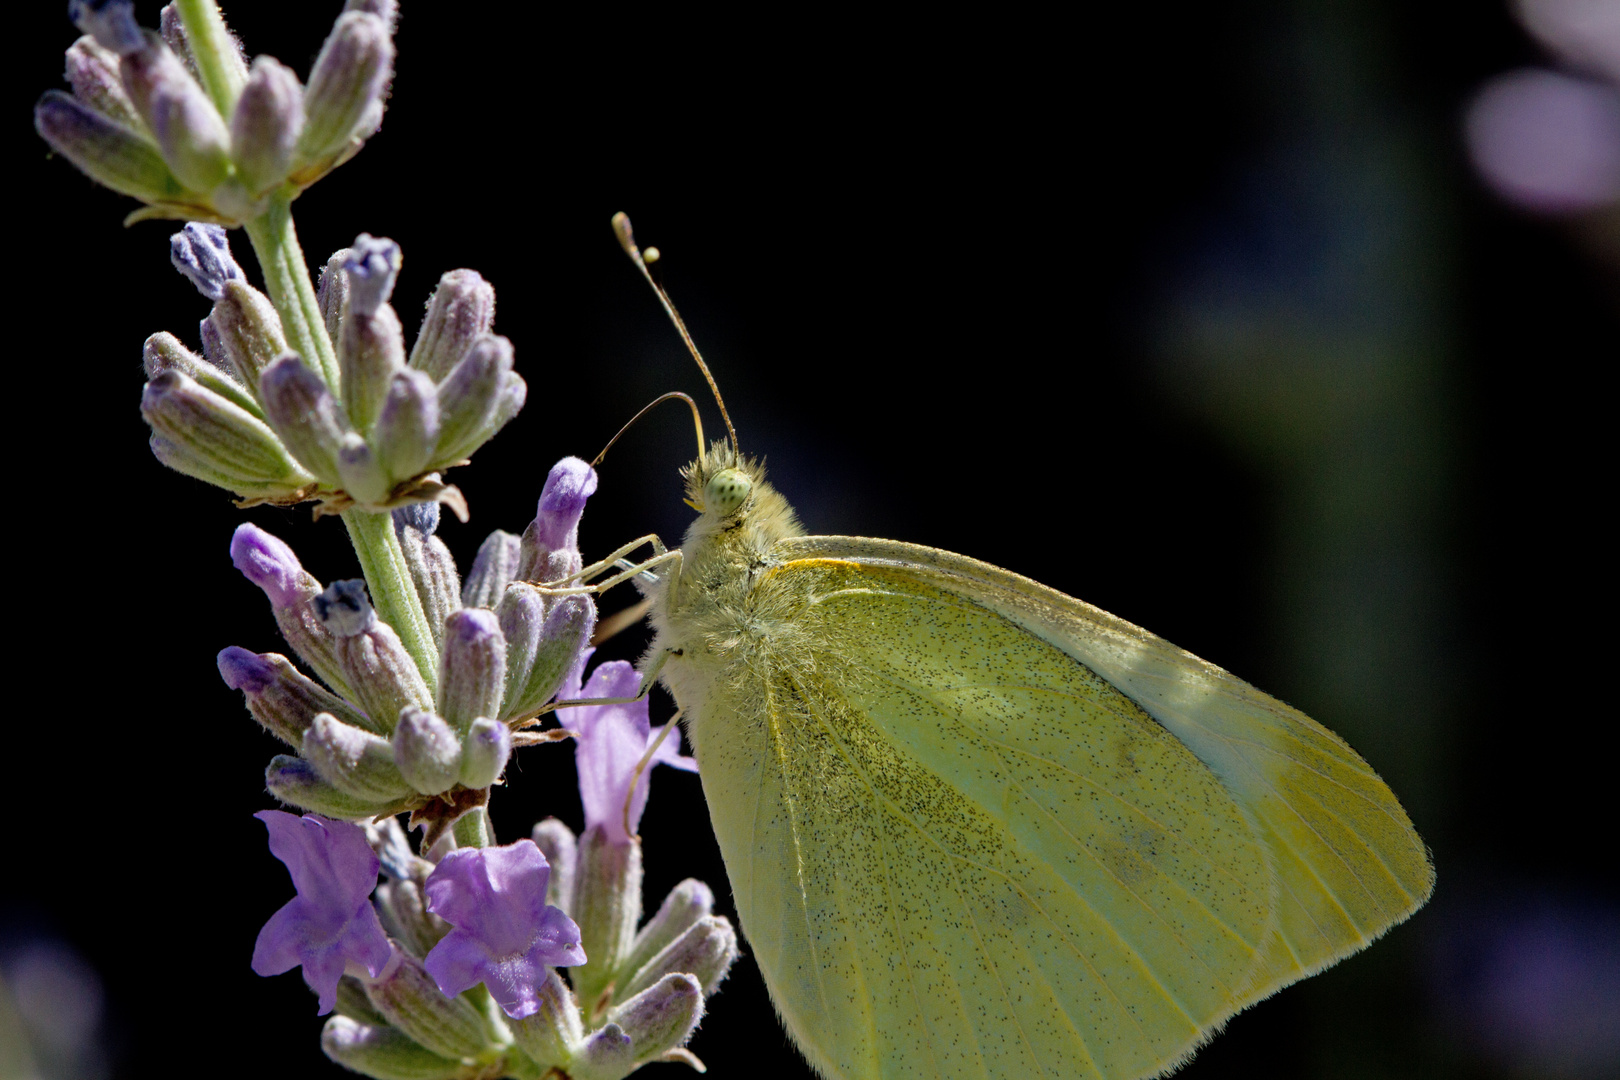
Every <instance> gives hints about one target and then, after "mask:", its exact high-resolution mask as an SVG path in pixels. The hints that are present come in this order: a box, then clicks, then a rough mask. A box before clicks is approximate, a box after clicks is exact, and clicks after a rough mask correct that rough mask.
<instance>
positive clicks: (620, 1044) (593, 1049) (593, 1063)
mask: <svg viewBox="0 0 1620 1080" xmlns="http://www.w3.org/2000/svg"><path fill="white" fill-rule="evenodd" d="M574 970H576V971H577V970H579V969H578V968H575V969H574ZM635 1068H636V1049H635V1042H634V1040H632V1039H631V1038H630V1036H629V1035H627V1034H625V1031H624V1028H622V1027H620V1026H619V1025H618V1024H613V1023H609V1024H604V1025H602V1026H601V1027H599V1028H597V1029H596V1030H595V1031H593V1032H591V1033H590V1035H589V1036H587V1037H586V1039H585V1042H584V1043H583V1044H581V1045H580V1046H579V1047H577V1048H576V1049H575V1051H574V1067H573V1068H572V1069H571V1070H569V1075H570V1076H579V1077H582V1078H585V1080H620V1078H621V1077H625V1076H629V1075H630V1074H631V1073H632V1072H634V1071H635Z"/></svg>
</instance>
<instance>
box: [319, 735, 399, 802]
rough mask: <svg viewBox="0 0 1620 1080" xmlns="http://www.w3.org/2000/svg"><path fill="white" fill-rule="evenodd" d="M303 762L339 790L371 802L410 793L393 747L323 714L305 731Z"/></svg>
mask: <svg viewBox="0 0 1620 1080" xmlns="http://www.w3.org/2000/svg"><path fill="white" fill-rule="evenodd" d="M303 756H304V760H305V761H308V762H309V763H310V764H311V765H313V766H315V771H316V772H318V773H320V774H321V778H322V779H323V780H325V781H327V782H328V783H329V784H331V785H332V786H333V787H335V788H337V789H338V790H339V791H343V792H346V793H348V794H350V795H353V796H354V797H355V798H357V799H364V800H366V801H368V802H390V801H394V800H397V799H399V798H400V797H402V796H404V795H406V794H408V793H409V792H410V790H411V789H410V785H408V784H407V783H405V778H404V777H402V776H400V774H399V769H398V768H397V767H396V766H395V764H394V748H393V747H392V746H390V745H389V744H388V740H387V739H381V738H378V737H377V736H376V735H373V734H372V733H371V732H369V731H362V730H361V729H360V728H357V727H353V726H351V725H349V724H345V723H343V722H342V721H340V720H338V718H337V717H335V716H333V715H332V714H331V713H321V714H320V715H319V716H317V717H315V721H314V723H312V724H311V725H310V727H309V730H308V731H305V732H304V741H303Z"/></svg>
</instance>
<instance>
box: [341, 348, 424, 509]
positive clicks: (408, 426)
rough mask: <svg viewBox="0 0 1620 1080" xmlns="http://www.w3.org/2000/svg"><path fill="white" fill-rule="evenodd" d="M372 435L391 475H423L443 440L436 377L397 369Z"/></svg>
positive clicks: (402, 478) (383, 465) (385, 468)
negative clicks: (441, 439)
mask: <svg viewBox="0 0 1620 1080" xmlns="http://www.w3.org/2000/svg"><path fill="white" fill-rule="evenodd" d="M351 415H352V414H351ZM372 436H373V440H372V441H373V442H375V443H376V445H377V459H378V461H379V462H381V464H382V467H383V471H384V472H386V473H387V474H388V475H389V476H390V477H392V478H394V479H395V480H396V481H397V480H409V479H411V478H413V477H416V476H419V475H421V474H422V472H423V471H425V470H426V469H427V465H428V462H429V461H431V460H432V459H433V448H434V447H435V446H437V445H438V443H439V394H438V391H437V390H436V389H435V387H434V385H433V380H432V379H430V378H428V377H427V376H426V375H424V374H422V373H421V372H420V371H411V370H409V369H407V370H405V371H396V372H395V373H394V375H393V377H392V378H391V379H389V381H388V392H387V394H386V395H385V396H384V397H383V402H382V413H381V414H380V415H379V416H378V417H377V426H376V428H375V429H374V430H373V432H372Z"/></svg>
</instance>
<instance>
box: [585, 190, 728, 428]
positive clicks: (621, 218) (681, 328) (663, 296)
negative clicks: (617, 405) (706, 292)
mask: <svg viewBox="0 0 1620 1080" xmlns="http://www.w3.org/2000/svg"><path fill="white" fill-rule="evenodd" d="M613 234H614V235H615V236H617V237H618V238H619V246H620V247H622V248H624V253H625V254H626V255H628V256H630V261H631V262H633V263H635V264H636V269H638V270H640V271H641V276H642V277H644V278H646V279H647V284H648V285H651V286H652V291H653V292H655V293H657V294H658V302H659V303H661V304H663V305H664V312H665V314H667V315H668V316H669V321H670V322H672V323H674V324H675V329H676V331H677V332H678V333H679V334H680V335H681V340H682V341H684V342H685V343H686V349H687V351H688V352H690V353H691V354H692V359H693V360H696V361H697V366H698V370H699V371H701V372H703V378H704V379H705V380H706V381H707V382H708V384H709V391H710V392H711V393H712V394H714V403H715V404H716V405H718V406H720V418H721V419H723V420H724V421H725V422H726V434H727V435H728V436H730V438H731V448H732V450H733V451H735V450H737V429H736V428H734V427H732V425H731V414H730V413H728V412H726V402H725V399H724V398H722V397H721V396H720V385H719V384H718V383H716V382H715V381H714V374H713V373H712V372H710V371H709V365H708V364H707V363H705V362H704V360H703V354H702V353H700V352H698V347H697V344H696V343H695V342H694V341H693V340H692V335H691V333H689V332H688V331H687V329H686V322H685V320H683V319H682V318H681V313H680V312H678V311H676V310H675V304H674V302H673V301H671V300H670V298H669V294H668V293H666V292H665V291H664V289H663V286H661V285H659V284H658V282H657V281H655V280H653V276H652V271H651V270H649V269H647V266H648V264H649V263H655V262H657V261H658V259H659V257H660V252H659V251H658V249H657V248H655V247H649V248H647V250H646V251H645V252H643V251H642V249H641V248H640V247H638V246H637V245H636V235H635V232H634V231H633V230H632V229H631V227H630V215H628V214H626V213H624V212H623V211H622V210H621V211H620V212H619V213H617V214H614V215H613ZM633 422H634V421H632V423H633ZM701 438H702V436H701V435H700V436H699V440H700V441H701ZM609 445H612V444H611V443H610V444H609ZM603 452H604V453H606V451H605V450H604V451H603ZM698 456H699V457H702V456H703V454H702V450H701V449H700V451H699V454H698Z"/></svg>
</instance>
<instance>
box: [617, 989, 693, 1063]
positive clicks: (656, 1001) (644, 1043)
mask: <svg viewBox="0 0 1620 1080" xmlns="http://www.w3.org/2000/svg"><path fill="white" fill-rule="evenodd" d="M608 1015H609V1017H610V1019H611V1022H613V1023H616V1024H618V1025H619V1026H620V1027H622V1028H623V1029H624V1033H625V1034H626V1035H628V1036H630V1046H631V1056H632V1057H633V1058H634V1059H635V1060H636V1061H646V1060H647V1059H649V1058H656V1057H658V1056H659V1055H660V1054H662V1053H664V1052H665V1051H666V1050H673V1049H675V1047H677V1046H680V1045H681V1044H682V1043H684V1042H686V1040H687V1038H688V1037H690V1036H691V1034H692V1029H693V1028H695V1027H697V1023H698V1021H699V1020H700V1019H702V1017H703V987H702V986H700V985H698V980H697V979H695V978H693V977H692V976H691V975H687V974H670V975H665V976H664V977H663V978H662V979H660V980H658V982H657V983H655V984H653V985H652V986H649V987H648V988H647V989H645V990H643V991H642V992H641V993H639V994H637V995H636V996H635V997H633V998H631V999H630V1000H629V1001H626V1002H625V1003H624V1004H623V1005H620V1006H618V1007H617V1008H615V1009H614V1010H613V1011H612V1012H611V1013H609V1014H608Z"/></svg>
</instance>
